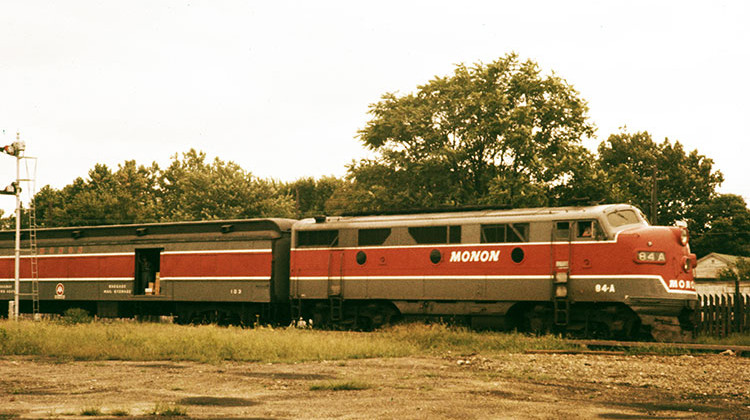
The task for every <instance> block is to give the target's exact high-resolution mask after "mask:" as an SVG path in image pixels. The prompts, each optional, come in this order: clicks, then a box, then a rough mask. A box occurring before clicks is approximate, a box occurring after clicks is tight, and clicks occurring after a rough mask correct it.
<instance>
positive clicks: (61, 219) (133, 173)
mask: <svg viewBox="0 0 750 420" xmlns="http://www.w3.org/2000/svg"><path fill="white" fill-rule="evenodd" d="M33 200H34V204H35V207H36V214H37V224H38V225H39V226H40V227H53V226H85V225H104V224H121V223H148V222H159V221H182V220H203V219H235V218H253V217H294V200H293V198H292V197H291V196H289V195H285V194H283V193H281V192H280V185H279V184H278V183H276V182H273V181H266V180H262V179H258V178H256V177H254V176H252V174H250V173H249V172H246V171H244V170H243V169H242V168H240V167H239V166H238V165H237V164H236V163H234V162H224V161H222V160H220V159H218V158H217V159H215V160H214V161H213V162H211V163H206V155H205V153H203V152H197V151H195V150H192V149H191V150H190V151H188V152H187V153H184V154H183V155H182V159H181V160H180V159H179V158H178V156H177V155H175V156H173V159H172V162H171V164H170V165H169V167H167V168H166V169H165V170H162V169H160V168H159V166H158V165H156V164H152V165H151V166H150V167H145V166H136V163H135V161H126V162H125V163H124V164H122V165H119V166H118V169H117V171H115V172H112V171H111V170H110V169H109V168H108V167H107V166H106V165H101V164H97V165H95V166H94V168H93V169H92V170H90V171H89V174H88V178H87V179H83V178H78V179H76V180H75V181H73V183H72V184H70V185H67V186H65V187H63V188H62V189H61V190H57V189H54V188H51V187H50V186H45V187H44V188H42V189H41V190H40V191H39V192H38V193H37V194H36V195H35V196H34V199H33ZM9 222H10V221H9V220H7V219H3V223H4V224H6V225H8V223H9ZM10 226H14V224H13V223H10Z"/></svg>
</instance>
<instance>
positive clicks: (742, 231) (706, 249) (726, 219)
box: [690, 194, 750, 257]
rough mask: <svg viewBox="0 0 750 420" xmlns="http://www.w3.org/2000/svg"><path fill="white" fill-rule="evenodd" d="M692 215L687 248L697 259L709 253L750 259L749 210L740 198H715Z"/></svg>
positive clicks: (722, 195)
mask: <svg viewBox="0 0 750 420" xmlns="http://www.w3.org/2000/svg"><path fill="white" fill-rule="evenodd" d="M692 213H693V215H694V216H693V217H694V220H693V223H691V225H690V231H691V235H692V237H693V238H692V239H691V241H690V246H691V249H692V250H693V251H694V252H695V253H696V254H697V255H698V257H702V256H704V255H706V254H708V253H710V252H718V253H721V254H729V255H740V256H746V257H750V210H749V209H748V208H747V204H745V200H744V199H743V198H742V197H741V196H739V195H733V194H721V195H718V196H716V197H713V198H712V199H711V200H710V201H709V202H708V203H704V204H699V205H697V206H696V207H695V209H694V211H693V212H692Z"/></svg>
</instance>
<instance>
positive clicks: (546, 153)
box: [339, 54, 594, 210]
mask: <svg viewBox="0 0 750 420" xmlns="http://www.w3.org/2000/svg"><path fill="white" fill-rule="evenodd" d="M587 111H588V109H587V106H586V103H585V102H584V101H583V100H582V99H581V98H579V97H578V92H576V91H575V90H574V89H573V88H572V87H571V86H570V85H568V84H567V83H566V82H565V81H564V80H563V79H561V78H559V77H556V76H554V75H551V76H542V74H541V71H540V70H539V68H538V66H537V64H536V63H534V62H533V61H526V62H520V61H519V59H518V56H517V55H516V54H509V55H506V56H505V57H501V58H499V59H498V60H496V61H494V62H492V63H490V64H487V65H485V64H481V63H479V64H476V65H474V66H471V67H468V66H466V65H463V64H460V65H458V66H457V67H456V69H455V71H454V74H453V75H452V76H449V77H436V78H435V79H433V80H431V81H430V82H428V83H427V84H425V85H422V86H419V87H418V88H417V92H415V93H411V94H408V95H404V96H400V97H399V96H396V95H395V94H393V93H388V94H386V95H384V96H383V98H382V100H381V101H380V102H378V103H376V104H373V105H371V106H370V111H369V112H370V114H371V115H372V116H373V119H372V120H370V122H368V124H367V126H366V127H365V128H364V129H363V130H361V132H360V139H361V141H362V142H363V143H364V145H365V146H367V147H368V148H370V149H371V150H373V151H375V152H377V154H378V156H377V157H376V158H375V159H366V160H362V161H360V162H358V163H354V164H352V165H351V166H350V168H349V180H350V181H351V182H352V184H351V186H350V189H351V191H350V192H349V195H350V196H352V197H353V198H354V199H353V200H350V201H349V202H348V203H349V204H350V206H351V205H356V206H359V207H360V208H362V209H374V210H377V209H383V208H393V207H434V206H441V205H456V204H476V203H481V202H490V203H499V202H501V201H502V202H503V203H505V204H510V205H532V204H533V205H539V204H545V203H546V202H547V201H549V197H548V194H549V193H550V190H551V189H552V188H553V187H554V186H558V185H561V184H566V180H567V179H568V178H569V177H570V176H571V174H570V171H569V168H570V162H575V161H578V160H580V159H581V158H582V157H585V156H586V154H585V153H584V152H583V148H582V146H580V139H581V137H584V136H591V135H592V134H593V130H594V129H593V126H592V125H591V124H589V123H588V122H587V116H586V113H587ZM529 183H532V184H533V186H534V188H533V190H532V191H528V188H527V185H528V184H529ZM491 187H492V188H491ZM339 202H341V203H343V202H344V201H343V200H340V201H339ZM347 210H352V209H347Z"/></svg>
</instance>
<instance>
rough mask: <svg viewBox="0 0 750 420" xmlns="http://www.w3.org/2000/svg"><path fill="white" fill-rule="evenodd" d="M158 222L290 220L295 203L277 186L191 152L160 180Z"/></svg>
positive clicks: (231, 164) (174, 161)
mask: <svg viewBox="0 0 750 420" xmlns="http://www.w3.org/2000/svg"><path fill="white" fill-rule="evenodd" d="M158 179H159V186H160V188H159V194H158V196H159V198H160V203H161V206H160V209H159V211H160V217H159V219H160V220H205V219H242V218H252V217H292V216H294V202H293V200H292V198H291V197H288V196H283V195H280V194H279V186H278V185H277V184H276V183H275V182H272V181H265V180H262V179H258V178H255V177H253V176H252V174H250V173H249V172H246V171H245V170H243V169H242V168H241V167H240V166H239V165H237V164H236V163H234V162H224V161H222V160H220V159H219V158H216V159H214V161H213V162H211V163H206V155H205V153H203V152H197V151H195V150H194V149H191V150H190V151H189V152H187V153H184V154H183V155H182V160H179V159H178V158H177V156H174V157H173V160H172V164H171V165H169V167H168V168H167V169H165V170H164V171H162V172H161V173H160V174H159V176H158Z"/></svg>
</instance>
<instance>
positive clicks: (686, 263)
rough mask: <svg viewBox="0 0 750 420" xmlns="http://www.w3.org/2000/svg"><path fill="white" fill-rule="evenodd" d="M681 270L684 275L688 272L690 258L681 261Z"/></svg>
mask: <svg viewBox="0 0 750 420" xmlns="http://www.w3.org/2000/svg"><path fill="white" fill-rule="evenodd" d="M682 270H683V271H684V272H686V273H689V272H690V258H687V257H685V258H684V259H683V260H682Z"/></svg>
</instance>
